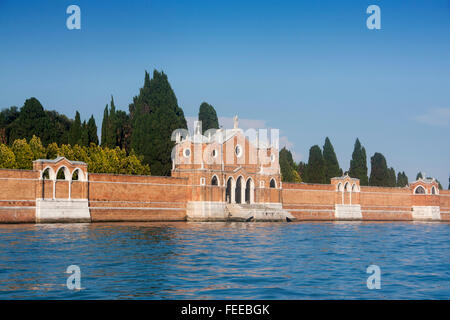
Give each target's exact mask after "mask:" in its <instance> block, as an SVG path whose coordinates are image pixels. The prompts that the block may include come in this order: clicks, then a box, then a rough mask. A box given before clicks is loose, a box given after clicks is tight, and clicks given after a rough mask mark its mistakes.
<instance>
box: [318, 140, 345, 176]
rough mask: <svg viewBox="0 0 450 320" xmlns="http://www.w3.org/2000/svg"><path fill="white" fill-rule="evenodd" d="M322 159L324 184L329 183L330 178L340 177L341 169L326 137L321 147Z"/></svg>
mask: <svg viewBox="0 0 450 320" xmlns="http://www.w3.org/2000/svg"><path fill="white" fill-rule="evenodd" d="M323 159H324V161H325V180H326V183H330V182H331V178H334V177H338V176H342V169H341V168H340V167H339V162H338V159H337V157H336V153H335V152H334V148H333V145H332V144H331V141H330V139H329V138H328V137H326V138H325V144H324V145H323Z"/></svg>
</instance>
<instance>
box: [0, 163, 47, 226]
mask: <svg viewBox="0 0 450 320" xmlns="http://www.w3.org/2000/svg"><path fill="white" fill-rule="evenodd" d="M38 175H39V174H38V173H37V172H35V171H28V170H8V169H0V223H34V222H35V221H36V213H35V212H36V208H35V206H36V201H35V200H36V185H37V179H38V177H39V176H38Z"/></svg>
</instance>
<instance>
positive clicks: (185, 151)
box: [183, 148, 191, 158]
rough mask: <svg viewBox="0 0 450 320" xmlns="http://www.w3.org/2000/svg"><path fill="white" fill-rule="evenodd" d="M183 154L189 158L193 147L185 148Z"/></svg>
mask: <svg viewBox="0 0 450 320" xmlns="http://www.w3.org/2000/svg"><path fill="white" fill-rule="evenodd" d="M183 156H184V157H185V158H189V157H190V156H191V149H189V148H186V149H184V150H183Z"/></svg>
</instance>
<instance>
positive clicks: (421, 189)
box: [414, 186, 425, 194]
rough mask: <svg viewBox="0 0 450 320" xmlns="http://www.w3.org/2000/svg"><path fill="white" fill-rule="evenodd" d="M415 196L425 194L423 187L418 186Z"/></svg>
mask: <svg viewBox="0 0 450 320" xmlns="http://www.w3.org/2000/svg"><path fill="white" fill-rule="evenodd" d="M414 193H415V194H425V189H424V188H423V187H422V186H418V187H417V188H416V190H415V191H414Z"/></svg>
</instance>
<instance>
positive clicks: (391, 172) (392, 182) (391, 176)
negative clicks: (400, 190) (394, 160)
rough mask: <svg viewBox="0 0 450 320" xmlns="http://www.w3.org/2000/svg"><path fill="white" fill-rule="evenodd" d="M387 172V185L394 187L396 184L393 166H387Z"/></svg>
mask: <svg viewBox="0 0 450 320" xmlns="http://www.w3.org/2000/svg"><path fill="white" fill-rule="evenodd" d="M388 172H389V179H388V185H387V186H388V187H392V188H393V187H395V186H396V185H397V178H396V176H395V170H394V168H392V167H391V168H389V169H388Z"/></svg>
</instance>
